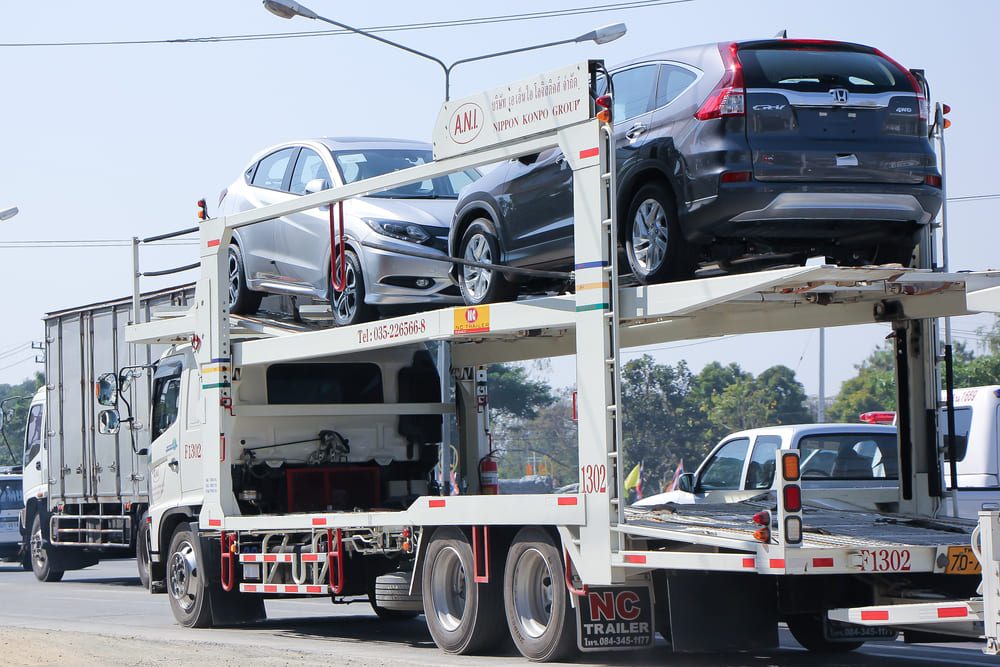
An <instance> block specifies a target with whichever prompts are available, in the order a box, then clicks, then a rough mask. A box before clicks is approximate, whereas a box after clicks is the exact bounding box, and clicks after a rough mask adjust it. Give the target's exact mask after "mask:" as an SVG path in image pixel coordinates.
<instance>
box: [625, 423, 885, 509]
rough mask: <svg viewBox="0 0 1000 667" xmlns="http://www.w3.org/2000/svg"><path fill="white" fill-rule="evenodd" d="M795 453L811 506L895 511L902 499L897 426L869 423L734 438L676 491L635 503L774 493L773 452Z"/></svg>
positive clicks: (776, 429)
mask: <svg viewBox="0 0 1000 667" xmlns="http://www.w3.org/2000/svg"><path fill="white" fill-rule="evenodd" d="M779 449H797V450H799V454H800V456H801V461H802V480H803V488H804V489H807V490H808V491H809V499H810V502H813V503H822V504H823V505H825V506H828V507H833V508H843V509H849V508H851V507H854V508H857V507H863V508H866V509H883V510H889V509H893V508H892V507H891V506H892V505H893V504H894V503H895V502H896V501H897V499H898V496H899V482H898V479H899V476H898V471H897V454H896V450H897V445H896V427H894V426H880V425H870V424H836V423H834V424H794V425H787V426H769V427H765V428H756V429H750V430H747V431H739V432H737V433H732V434H730V435H728V436H726V437H725V438H723V439H722V441H721V442H720V443H719V444H718V445H716V447H715V449H713V450H712V452H711V453H710V454H709V455H708V456H707V457H705V460H704V461H703V462H702V464H701V465H700V466H698V469H697V471H696V472H694V473H687V474H684V475H681V476H680V478H679V479H678V484H677V486H678V488H677V489H675V490H672V491H668V492H666V493H658V494H656V495H652V496H647V497H646V498H643V499H641V500H639V501H638V502H636V503H634V506H636V507H651V506H654V505H662V504H664V503H676V504H682V505H690V504H701V503H705V504H714V503H734V502H742V501H744V500H748V499H749V498H753V497H754V496H759V495H760V494H762V493H766V492H767V491H770V490H772V489H775V488H776V484H777V482H776V480H775V475H774V468H775V457H774V455H775V452H776V451H777V450H779Z"/></svg>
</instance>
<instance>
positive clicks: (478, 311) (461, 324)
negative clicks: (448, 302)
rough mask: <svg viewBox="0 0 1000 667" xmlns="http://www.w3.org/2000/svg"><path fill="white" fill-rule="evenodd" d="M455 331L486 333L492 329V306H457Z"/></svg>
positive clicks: (461, 332) (459, 332)
mask: <svg viewBox="0 0 1000 667" xmlns="http://www.w3.org/2000/svg"><path fill="white" fill-rule="evenodd" d="M454 313H455V333H457V334H471V333H485V332H487V331H489V330H490V307H489V306H469V307H467V308H455V309H454Z"/></svg>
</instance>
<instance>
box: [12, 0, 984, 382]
mask: <svg viewBox="0 0 1000 667" xmlns="http://www.w3.org/2000/svg"><path fill="white" fill-rule="evenodd" d="M304 4H306V5H307V6H309V7H310V8H311V9H313V10H314V11H316V12H317V13H319V14H321V15H325V16H328V17H330V18H332V19H335V20H338V21H340V22H343V23H347V24H349V25H354V26H357V27H360V28H372V27H377V26H390V25H392V26H398V25H404V24H420V23H428V22H437V21H450V20H455V19H472V18H481V17H482V18H489V17H497V16H501V15H503V16H510V15H517V14H526V13H536V12H543V11H548V12H554V11H558V10H571V9H580V10H583V11H582V12H581V13H578V14H575V15H559V16H551V17H548V18H536V19H532V20H517V21H503V22H497V21H491V22H487V21H484V22H480V23H478V24H473V25H464V26H461V27H439V28H431V29H406V30H398V31H393V32H390V33H382V34H383V36H385V37H387V38H389V39H392V40H395V41H397V42H400V43H403V44H405V45H407V46H410V47H412V48H415V49H418V50H422V51H424V52H427V53H429V54H431V55H434V56H436V57H438V58H440V59H442V60H444V61H445V62H448V63H450V62H453V61H455V60H458V59H462V58H468V57H471V56H476V55H481V54H484V53H492V52H496V51H503V50H507V49H512V48H518V47H521V46H528V45H533V44H540V43H546V42H552V41H556V40H560V39H564V38H570V37H574V36H576V35H578V34H582V33H585V32H588V31H589V30H591V29H593V28H596V27H598V26H602V25H606V24H609V23H616V22H623V23H625V24H627V26H628V34H627V35H626V36H625V37H623V38H621V39H619V40H618V41H615V42H613V43H611V44H607V45H603V46H597V45H594V44H592V43H590V44H587V45H564V46H556V47H552V48H548V49H543V50H538V51H533V52H530V53H527V54H520V55H514V56H507V57H503V58H497V59H491V60H486V61H482V62H477V63H469V64H466V65H460V66H458V67H456V68H455V70H454V72H453V74H452V97H453V98H454V97H461V96H463V95H468V94H472V93H474V92H477V91H479V90H481V89H486V88H490V87H492V86H496V85H499V84H502V83H506V82H508V81H516V80H519V79H522V78H525V77H527V76H530V75H532V74H533V73H535V72H539V71H545V70H549V69H554V68H557V67H561V66H563V65H566V64H569V63H572V62H576V61H579V60H582V59H585V58H603V59H604V60H605V61H606V62H607V63H608V64H609V65H614V64H615V63H617V62H621V61H624V60H628V59H630V58H633V57H638V56H642V55H645V54H649V53H654V52H656V51H661V50H665V49H670V48H676V47H680V46H685V45H690V44H699V43H707V42H716V41H725V40H734V39H753V38H767V37H772V36H774V35H775V34H776V33H777V32H778V31H780V30H782V29H785V30H787V31H788V35H789V37H801V38H828V39H839V40H846V41H854V42H861V43H864V44H869V45H872V46H876V47H878V48H880V49H881V50H882V51H884V52H885V53H887V54H888V55H890V56H891V57H893V58H894V59H896V60H897V61H899V62H901V63H903V64H904V65H905V66H907V67H922V68H924V69H925V70H926V72H927V77H928V79H929V81H930V84H931V89H932V94H933V98H934V100H935V101H938V100H940V101H944V102H947V103H948V104H950V105H951V106H952V108H953V111H952V112H951V114H950V116H949V117H950V118H951V120H952V122H953V126H952V127H951V128H950V129H949V130H948V131H947V135H946V136H947V158H948V166H947V187H948V195H949V197H957V198H964V197H972V196H979V195H993V194H997V193H1000V184H998V183H997V180H996V178H995V173H996V170H995V169H991V168H989V167H990V165H991V164H995V163H993V160H994V159H995V157H996V155H997V154H998V149H1000V138H998V135H997V133H996V132H995V127H996V125H995V123H996V121H995V116H996V113H997V109H1000V91H998V89H997V87H996V86H995V85H993V82H992V69H991V66H992V63H994V62H995V60H996V57H995V52H994V51H993V43H994V41H995V39H996V36H995V32H994V31H995V26H996V25H997V24H998V19H1000V2H997V1H996V0H959V1H956V2H953V3H950V4H948V5H942V4H941V3H940V2H930V1H927V0H905V1H897V0H877V1H873V0H840V1H839V2H837V3H819V2H803V1H802V0H799V1H797V2H791V1H786V0H758V1H756V2H746V1H745V0H743V1H731V0H686V1H684V0H682V1H675V2H672V3H671V2H667V1H663V0H659V1H658V0H647V1H646V2H642V3H636V2H617V3H610V2H608V1H607V0H604V1H603V2H602V1H601V0H558V1H552V0H550V1H548V2H545V3H539V2H537V0H535V1H526V0H507V2H505V3H503V4H496V3H461V4H460V3H454V2H440V1H437V0H428V1H427V2H422V3H413V2H397V1H395V0H393V1H382V2H377V3H361V4H355V3H340V2H334V1H333V0H310V1H309V2H306V3H304ZM543 8H544V9H543ZM0 17H2V20H0V72H3V77H2V79H0V156H2V157H3V159H0V209H3V208H7V207H8V206H18V207H19V209H20V213H19V214H18V215H17V216H16V217H14V218H13V219H11V220H9V221H7V222H2V223H0V281H2V282H0V284H2V285H3V286H4V293H3V296H2V299H3V304H4V314H3V326H2V327H0V383H11V382H18V381H20V380H22V379H24V378H25V377H27V376H29V375H30V374H31V373H33V372H34V371H35V370H36V369H38V368H40V367H39V366H37V365H36V364H35V362H34V357H35V353H34V352H32V351H31V350H30V349H29V344H30V342H31V341H40V340H41V338H42V325H41V318H42V316H43V314H44V313H46V312H49V311H54V310H58V309H62V308H66V307H71V306H76V305H81V304H85V303H91V302H94V301H98V300H103V299H109V298H114V297H120V296H125V295H126V294H128V293H130V290H131V274H132V269H131V255H130V249H129V248H128V247H127V246H121V245H119V246H113V247H87V248H81V247H73V248H53V247H45V248H30V247H24V246H23V245H17V246H16V247H12V245H11V244H12V242H18V241H35V240H73V241H77V240H117V241H121V240H125V239H129V238H130V237H132V236H140V237H142V236H147V235H152V234H155V233H160V232H165V231H170V230H174V229H179V228H183V227H188V226H191V225H193V224H194V222H195V213H196V207H195V202H196V201H197V200H198V199H199V198H202V197H204V198H206V199H207V200H208V202H209V209H210V212H213V213H214V211H215V206H216V204H217V201H218V194H219V192H220V191H221V190H222V189H223V188H225V187H226V186H227V185H228V184H229V183H230V182H232V181H233V180H235V179H236V177H237V176H238V175H239V174H240V173H241V172H242V170H243V168H244V167H245V166H246V164H247V163H248V161H249V159H250V157H251V156H252V155H253V154H254V153H256V152H257V151H259V150H261V149H262V148H264V147H266V146H269V145H271V144H274V143H278V142H281V141H286V140H290V139H297V138H306V137H313V136H337V135H341V136H348V135H371V136H387V137H400V138H413V139H422V140H429V138H430V133H431V125H432V122H433V121H434V118H435V116H436V114H437V112H438V108H439V106H440V104H441V102H442V100H443V89H444V77H443V74H442V72H441V69H440V68H439V67H438V66H437V65H435V64H434V63H432V62H430V61H426V60H422V59H420V58H417V57H414V56H412V55H410V54H407V53H405V52H403V51H399V50H397V49H393V48H390V47H388V46H385V45H384V44H380V43H378V42H375V41H373V40H370V39H367V38H365V37H361V36H357V35H328V36H319V37H305V38H283V39H266V40H254V41H249V40H248V41H230V42H196V43H191V42H173V43H167V44H162V43H161V44H136V45H106V46H83V45H77V46H17V45H20V44H37V43H60V44H62V43H68V42H120V41H147V40H151V41H157V40H176V39H181V38H204V37H216V36H223V35H251V34H252V35H262V34H274V33H288V32H304V31H312V30H322V29H325V28H329V26H326V25H324V24H319V23H317V22H314V21H308V20H305V19H301V18H299V19H293V20H283V19H280V18H278V17H275V16H273V15H272V14H270V13H268V12H267V11H265V10H264V8H263V7H262V6H261V3H260V2H259V1H258V0H213V1H212V2H204V1H195V0H174V1H172V2H169V3H137V2H125V1H121V0H106V1H105V2H101V3H85V2H78V1H69V0H49V1H48V2H46V3H44V11H43V10H42V9H41V8H40V7H39V6H38V5H37V3H27V2H17V3H16V2H4V3H2V4H0ZM977 74H978V76H977ZM998 209H1000V199H997V198H985V199H974V200H968V199H959V200H956V201H953V202H952V203H951V204H950V206H949V230H950V231H949V234H950V246H951V247H950V254H949V260H950V267H951V268H952V269H953V270H959V269H971V270H982V269H987V268H1000V257H998V255H997V248H998V247H1000V243H998V241H1000V232H998V230H997V225H998V224H1000V221H998V216H997V212H998ZM193 261H196V258H195V251H194V247H193V246H191V245H175V246H169V247H165V248H160V249H152V250H144V251H143V257H142V267H143V269H144V270H154V269H160V268H167V267H171V266H177V265H182V264H188V263H190V262H193ZM188 275H192V274H188ZM177 282H179V280H178V279H176V278H175V279H174V280H172V281H171V280H169V279H161V280H160V281H159V282H157V281H156V280H152V279H151V280H147V281H144V283H143V287H144V289H145V288H154V287H160V286H165V285H168V284H174V283H177ZM991 322H992V319H991V318H988V317H985V316H977V317H974V318H960V319H956V320H953V327H954V329H955V332H956V337H957V338H958V339H959V340H963V341H965V342H967V343H968V344H970V345H974V344H975V342H976V341H977V340H978V339H977V338H976V336H975V329H976V328H977V327H978V326H983V325H989V324H990V323H991ZM886 333H888V328H887V327H885V326H878V325H867V326H863V327H850V328H843V329H829V330H827V337H826V341H827V355H826V378H827V379H826V393H827V394H828V395H832V394H833V393H835V392H836V390H837V388H838V387H839V385H840V383H841V382H842V381H843V380H844V379H846V378H848V377H851V376H852V375H853V374H854V372H855V370H854V367H855V365H856V364H858V363H860V362H861V361H862V360H863V359H864V358H865V357H866V356H867V355H868V354H869V353H870V352H871V350H872V349H873V348H874V347H875V346H876V345H877V344H879V343H880V342H881V341H882V339H883V338H884V337H885V335H886ZM818 340H819V337H818V334H817V332H816V331H815V330H808V331H802V332H796V333H782V334H766V335H754V336H741V337H735V338H726V339H723V340H708V341H697V342H694V343H692V342H685V343H672V344H666V345H660V346H656V349H654V350H652V351H650V353H651V354H653V355H654V356H655V357H656V358H657V359H658V360H659V361H661V362H663V363H676V362H677V361H679V360H681V359H686V360H687V361H688V363H689V364H690V365H691V366H692V368H693V369H695V370H698V369H699V368H701V367H702V366H703V365H704V364H705V363H708V362H710V361H713V360H719V361H722V362H723V363H729V362H736V363H739V364H740V365H741V366H742V367H743V368H744V369H745V370H749V371H751V372H754V373H759V372H761V371H762V370H764V369H766V368H767V367H769V366H771V365H774V364H779V363H780V364H785V365H787V366H789V367H791V368H792V369H794V370H795V371H796V372H797V374H798V377H799V379H800V381H802V382H803V383H804V385H805V387H806V390H807V392H809V393H810V394H814V393H816V391H817V382H818V368H819V359H818ZM644 352H646V350H642V349H639V350H632V351H629V352H628V353H627V354H626V355H625V358H626V359H627V358H629V357H632V356H635V355H636V354H642V353H644ZM545 375H546V377H549V378H550V379H551V381H552V383H553V384H554V385H556V386H566V385H570V384H572V383H573V371H572V362H571V361H570V360H567V359H561V360H555V361H554V362H553V363H552V365H551V367H550V369H549V370H548V371H546V373H545Z"/></svg>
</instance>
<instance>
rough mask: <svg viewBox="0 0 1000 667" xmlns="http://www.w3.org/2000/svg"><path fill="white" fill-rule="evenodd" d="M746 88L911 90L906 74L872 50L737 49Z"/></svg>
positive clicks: (821, 90)
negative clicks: (862, 51)
mask: <svg viewBox="0 0 1000 667" xmlns="http://www.w3.org/2000/svg"><path fill="white" fill-rule="evenodd" d="M739 59H740V63H741V64H742V65H743V79H744V82H745V84H746V87H747V88H785V89H790V90H800V91H803V92H824V93H825V92H827V91H829V90H830V89H831V88H845V89H847V90H848V91H850V92H852V93H885V92H890V91H893V92H895V91H898V92H908V93H912V92H913V86H912V84H911V83H910V81H909V79H908V78H907V77H906V74H905V73H904V72H902V71H900V69H899V68H898V67H896V66H895V65H893V64H892V63H890V62H889V61H888V60H886V59H885V58H882V57H880V56H877V55H875V54H873V53H859V52H856V51H839V50H826V49H812V50H807V49H787V48H786V49H759V48H751V49H740V51H739Z"/></svg>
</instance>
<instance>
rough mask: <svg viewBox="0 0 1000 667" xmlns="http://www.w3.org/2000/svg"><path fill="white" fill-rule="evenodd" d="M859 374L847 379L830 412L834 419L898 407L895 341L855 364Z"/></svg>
mask: <svg viewBox="0 0 1000 667" xmlns="http://www.w3.org/2000/svg"><path fill="white" fill-rule="evenodd" d="M855 368H856V369H857V370H858V374H857V375H856V376H854V377H853V378H851V379H850V380H847V381H846V382H844V384H843V385H841V387H840V393H839V394H837V398H836V399H834V401H833V405H831V406H830V410H829V411H828V414H829V416H830V419H832V420H834V421H843V422H856V421H857V420H858V415H860V414H861V413H863V412H871V411H873V410H895V409H896V370H895V354H894V352H893V349H892V344H891V343H890V344H884V345H881V346H879V347H877V348H876V349H875V350H874V351H873V352H872V353H871V354H870V355H868V358H867V359H865V360H864V361H863V362H861V364H859V365H857V366H855Z"/></svg>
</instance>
